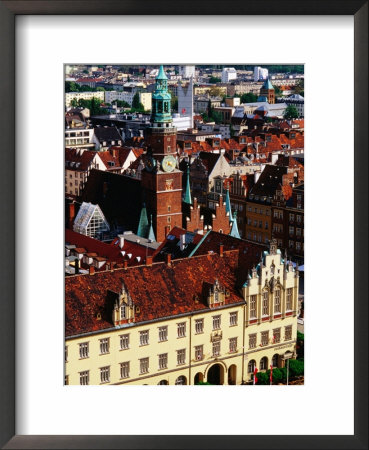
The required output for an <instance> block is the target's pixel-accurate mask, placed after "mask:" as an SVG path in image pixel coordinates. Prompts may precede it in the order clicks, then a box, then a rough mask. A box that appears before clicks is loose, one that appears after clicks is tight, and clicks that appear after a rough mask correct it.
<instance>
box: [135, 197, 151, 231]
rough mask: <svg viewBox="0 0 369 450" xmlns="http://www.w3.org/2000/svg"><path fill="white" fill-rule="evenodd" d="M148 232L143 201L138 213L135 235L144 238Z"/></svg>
mask: <svg viewBox="0 0 369 450" xmlns="http://www.w3.org/2000/svg"><path fill="white" fill-rule="evenodd" d="M148 234H149V221H148V220H147V212H146V205H145V203H143V205H142V209H141V215H140V222H139V224H138V229H137V236H141V237H143V238H146V237H147V235H148Z"/></svg>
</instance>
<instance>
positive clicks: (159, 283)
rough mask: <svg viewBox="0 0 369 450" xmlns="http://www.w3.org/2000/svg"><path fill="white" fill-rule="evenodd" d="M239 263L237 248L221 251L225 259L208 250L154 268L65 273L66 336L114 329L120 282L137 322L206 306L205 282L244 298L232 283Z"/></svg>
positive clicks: (234, 297)
mask: <svg viewBox="0 0 369 450" xmlns="http://www.w3.org/2000/svg"><path fill="white" fill-rule="evenodd" d="M237 266H238V251H237V250H235V251H231V252H226V253H224V256H223V257H220V256H219V255H217V254H212V255H209V254H208V255H204V256H200V257H193V258H187V259H181V260H175V261H172V263H171V265H167V264H166V263H154V264H153V265H152V266H138V267H131V268H128V269H118V270H113V271H106V272H98V273H95V274H94V275H76V276H70V277H67V278H66V280H65V314H66V317H65V333H66V336H72V335H77V334H82V333H89V332H92V331H98V330H104V329H107V328H112V327H113V323H112V310H113V305H114V302H115V296H114V294H113V293H114V292H115V293H118V292H120V290H121V288H122V283H124V285H125V288H126V289H127V290H128V292H129V294H130V296H131V298H132V300H133V302H134V304H135V305H136V306H139V308H140V313H138V314H136V322H143V321H148V320H153V319H157V318H163V317H172V316H176V315H178V314H181V313H189V312H191V311H200V310H206V309H208V310H209V307H208V306H207V304H206V299H205V298H204V296H203V289H204V288H203V284H204V283H212V284H213V283H214V282H215V280H216V279H218V281H219V283H220V285H221V286H223V287H224V288H225V289H227V290H228V291H229V293H230V295H229V297H227V300H226V303H227V304H233V303H238V302H242V301H243V298H242V297H241V295H240V293H239V292H238V290H237V289H236V287H235V286H236V271H237ZM112 291H113V293H112ZM196 298H198V301H196ZM98 313H100V315H101V319H100V320H99V319H98V318H97V314H98Z"/></svg>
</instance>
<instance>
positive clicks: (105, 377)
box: [100, 366, 110, 383]
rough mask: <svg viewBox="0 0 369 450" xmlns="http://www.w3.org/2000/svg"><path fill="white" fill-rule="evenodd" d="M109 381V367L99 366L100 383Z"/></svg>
mask: <svg viewBox="0 0 369 450" xmlns="http://www.w3.org/2000/svg"><path fill="white" fill-rule="evenodd" d="M109 381H110V367H109V366H106V367H101V368H100V383H109Z"/></svg>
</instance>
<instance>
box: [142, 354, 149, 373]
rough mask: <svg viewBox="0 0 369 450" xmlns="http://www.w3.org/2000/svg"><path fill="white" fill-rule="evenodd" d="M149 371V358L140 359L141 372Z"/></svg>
mask: <svg viewBox="0 0 369 450" xmlns="http://www.w3.org/2000/svg"><path fill="white" fill-rule="evenodd" d="M148 371H149V358H141V359H140V374H142V373H148Z"/></svg>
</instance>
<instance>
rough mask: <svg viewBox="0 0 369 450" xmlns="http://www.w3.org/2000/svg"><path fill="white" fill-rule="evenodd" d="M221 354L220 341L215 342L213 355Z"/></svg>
mask: <svg viewBox="0 0 369 450" xmlns="http://www.w3.org/2000/svg"><path fill="white" fill-rule="evenodd" d="M219 355H220V341H217V342H213V356H219Z"/></svg>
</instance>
